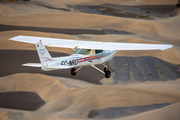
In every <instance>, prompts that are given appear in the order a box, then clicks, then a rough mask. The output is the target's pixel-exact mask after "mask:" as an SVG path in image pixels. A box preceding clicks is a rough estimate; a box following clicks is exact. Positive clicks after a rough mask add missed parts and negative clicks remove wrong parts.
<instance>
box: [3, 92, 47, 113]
mask: <svg viewBox="0 0 180 120" xmlns="http://www.w3.org/2000/svg"><path fill="white" fill-rule="evenodd" d="M44 104H45V101H44V100H42V99H41V97H40V96H39V95H38V94H37V93H35V92H27V91H26V92H25V91H15V92H3V93H0V108H10V109H19V110H29V111H35V110H37V109H38V108H40V107H41V106H43V105H44Z"/></svg>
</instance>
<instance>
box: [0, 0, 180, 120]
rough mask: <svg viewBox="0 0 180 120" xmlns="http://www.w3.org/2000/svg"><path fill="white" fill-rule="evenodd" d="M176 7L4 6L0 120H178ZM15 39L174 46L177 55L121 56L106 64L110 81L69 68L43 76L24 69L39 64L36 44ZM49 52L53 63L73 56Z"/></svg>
mask: <svg viewBox="0 0 180 120" xmlns="http://www.w3.org/2000/svg"><path fill="white" fill-rule="evenodd" d="M176 2H177V0H151V1H147V0H130V1H127V0H76V1H74V0H61V1H59V0H52V1H45V0H31V1H30V2H23V1H21V0H9V1H6V2H5V1H4V0H1V1H0V58H1V62H0V120H1V119H2V120H24V119H26V120H32V119H34V120H59V119H63V120H66V119H68V120H69V119H70V120H78V119H114V120H116V119H118V120H144V119H146V120H156V119H158V120H179V119H180V66H179V65H180V54H179V53H180V34H179V31H180V29H179V28H180V22H179V19H180V11H179V10H180V9H177V8H176V7H174V6H175V4H176ZM173 5H174V6H173ZM88 6H91V7H88ZM154 6H155V7H154ZM157 6H159V7H157ZM101 7H103V9H104V8H105V9H104V10H103V9H102V8H101ZM108 10H110V11H108ZM117 12H119V13H118V14H117ZM135 15H136V16H135ZM148 15H149V17H145V16H148ZM17 35H28V36H38V37H51V38H64V39H75V36H76V37H77V38H78V39H80V40H88V41H105V42H126V43H150V44H172V45H173V48H171V49H168V50H165V51H158V50H157V51H120V52H119V53H118V54H116V56H115V57H114V59H112V60H111V61H109V62H108V63H107V65H108V66H109V68H110V70H111V71H112V76H111V78H109V79H106V78H104V75H103V74H101V73H100V72H98V71H97V70H95V69H93V68H92V67H84V68H82V69H81V70H80V71H78V73H77V75H76V76H71V75H70V70H69V69H66V70H57V71H50V72H44V71H42V70H41V69H40V68H29V67H22V66H21V64H23V63H27V62H39V59H38V56H37V53H36V49H35V46H34V45H32V44H25V43H19V42H14V41H10V40H9V39H10V38H11V37H14V36H17ZM47 49H48V50H49V51H50V54H51V55H52V56H53V57H59V56H67V55H70V54H72V53H73V50H71V49H66V48H51V47H48V48H47ZM97 67H99V68H100V69H103V66H102V65H98V66H97ZM5 111H7V113H5Z"/></svg>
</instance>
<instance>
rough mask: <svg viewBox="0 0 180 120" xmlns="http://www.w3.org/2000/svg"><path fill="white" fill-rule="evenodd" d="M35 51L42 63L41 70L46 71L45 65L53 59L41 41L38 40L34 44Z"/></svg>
mask: <svg viewBox="0 0 180 120" xmlns="http://www.w3.org/2000/svg"><path fill="white" fill-rule="evenodd" d="M35 46H36V49H37V53H38V56H39V59H40V62H41V65H42V70H45V71H48V69H47V66H48V62H49V61H53V60H52V57H51V55H50V54H49V52H48V51H47V49H46V48H45V46H44V45H43V43H42V41H41V40H40V41H39V42H37V43H36V44H35Z"/></svg>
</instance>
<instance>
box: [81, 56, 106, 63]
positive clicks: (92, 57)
mask: <svg viewBox="0 0 180 120" xmlns="http://www.w3.org/2000/svg"><path fill="white" fill-rule="evenodd" d="M105 56H106V55H102V56H91V57H85V58H80V59H79V62H78V63H81V62H85V61H88V60H95V59H98V58H102V57H105Z"/></svg>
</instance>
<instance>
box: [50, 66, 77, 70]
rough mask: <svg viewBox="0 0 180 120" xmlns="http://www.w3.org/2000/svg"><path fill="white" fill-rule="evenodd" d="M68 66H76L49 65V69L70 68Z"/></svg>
mask: <svg viewBox="0 0 180 120" xmlns="http://www.w3.org/2000/svg"><path fill="white" fill-rule="evenodd" d="M68 68H74V66H65V65H60V66H59V65H48V66H47V69H68Z"/></svg>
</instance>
